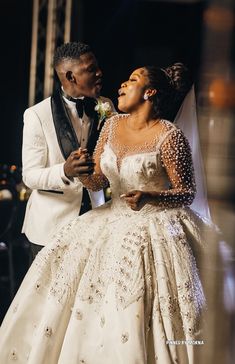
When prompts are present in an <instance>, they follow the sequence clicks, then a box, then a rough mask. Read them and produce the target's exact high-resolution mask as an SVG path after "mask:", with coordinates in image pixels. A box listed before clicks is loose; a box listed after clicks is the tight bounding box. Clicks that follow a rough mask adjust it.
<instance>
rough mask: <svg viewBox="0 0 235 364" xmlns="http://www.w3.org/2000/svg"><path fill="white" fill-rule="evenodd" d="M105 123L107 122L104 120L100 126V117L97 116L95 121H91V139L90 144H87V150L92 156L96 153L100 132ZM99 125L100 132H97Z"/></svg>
mask: <svg viewBox="0 0 235 364" xmlns="http://www.w3.org/2000/svg"><path fill="white" fill-rule="evenodd" d="M104 121H105V120H103V121H102V122H101V125H99V117H98V115H96V116H95V117H94V118H93V119H91V126H90V133H89V139H88V143H87V149H88V152H89V153H90V154H92V153H93V152H94V149H95V146H96V143H97V140H98V138H99V135H100V131H101V129H102V127H103V125H104ZM98 125H99V130H97V128H98Z"/></svg>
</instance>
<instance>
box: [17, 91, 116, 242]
mask: <svg viewBox="0 0 235 364" xmlns="http://www.w3.org/2000/svg"><path fill="white" fill-rule="evenodd" d="M103 99H104V101H105V102H107V101H108V102H109V103H110V104H111V107H112V109H113V110H114V107H113V104H112V102H111V101H110V100H109V99H106V98H103ZM22 161H23V181H24V183H25V184H26V186H28V187H29V188H30V189H32V193H31V195H30V198H29V201H28V203H27V207H26V213H25V219H24V224H23V228H22V232H23V233H25V234H26V236H27V238H28V239H29V240H30V241H31V242H32V243H34V244H39V245H46V244H47V243H48V242H49V241H50V240H51V238H52V237H53V235H55V234H56V233H57V232H58V231H59V230H60V229H61V227H62V226H64V225H65V224H67V223H68V222H69V221H70V220H72V219H73V218H75V217H76V216H78V214H79V211H80V207H81V200H82V184H81V182H80V181H79V180H78V179H77V178H75V179H74V181H73V182H71V181H70V180H68V179H67V178H66V177H65V176H64V169H63V167H64V162H65V159H64V157H63V155H62V152H61V150H60V147H59V144H58V140H57V136H56V131H55V126H54V122H53V116H52V110H51V98H50V97H49V98H47V99H45V100H43V101H42V102H40V103H38V104H36V105H34V106H32V107H30V108H29V109H27V110H26V111H25V113H24V129H23V148H22ZM100 195H101V196H100ZM91 200H93V201H92V205H93V206H92V207H95V206H97V205H99V204H101V203H103V202H104V198H103V191H99V192H96V193H95V195H93V199H91ZM100 200H101V203H100Z"/></svg>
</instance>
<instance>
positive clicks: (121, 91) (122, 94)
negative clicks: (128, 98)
mask: <svg viewBox="0 0 235 364" xmlns="http://www.w3.org/2000/svg"><path fill="white" fill-rule="evenodd" d="M118 95H119V96H118V98H119V97H122V96H125V95H126V94H125V92H124V91H123V90H122V89H120V90H118Z"/></svg>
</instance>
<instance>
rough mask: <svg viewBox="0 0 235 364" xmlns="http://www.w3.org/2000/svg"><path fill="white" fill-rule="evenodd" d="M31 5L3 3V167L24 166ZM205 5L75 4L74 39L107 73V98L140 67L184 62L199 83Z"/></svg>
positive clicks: (128, 0) (26, 0)
mask: <svg viewBox="0 0 235 364" xmlns="http://www.w3.org/2000/svg"><path fill="white" fill-rule="evenodd" d="M32 4H33V1H32V0H20V1H18V0H1V4H0V7H1V8H0V34H1V57H0V70H1V72H0V74H1V87H0V92H1V95H0V96H1V97H0V100H1V114H0V115H1V132H0V164H3V163H5V164H9V165H11V164H16V165H17V166H20V165H21V144H22V127H23V112H24V110H25V109H26V108H27V107H28V90H29V67H30V51H31V29H32V19H31V18H32ZM203 6H204V2H203V1H201V2H198V3H195V4H182V3H181V4H177V3H170V2H166V1H162V2H157V1H137V0H119V1H117V0H110V1H95V0H94V1H92V0H84V1H81V0H80V1H79V0H74V1H73V15H72V34H71V40H81V41H84V42H86V43H88V44H90V45H91V46H92V48H93V50H94V53H95V54H96V56H97V58H98V60H99V63H100V66H101V68H102V70H103V73H104V87H103V91H102V94H103V95H104V96H108V97H110V98H111V99H112V100H113V101H114V103H115V102H116V96H117V89H118V87H119V85H120V83H121V82H122V81H124V80H125V79H126V78H127V77H128V76H129V73H130V72H131V71H132V70H133V69H135V67H139V66H143V65H145V64H156V65H158V66H167V65H169V64H171V63H173V62H175V61H182V62H184V63H185V64H186V65H188V67H189V69H190V70H191V71H192V73H193V74H194V76H195V79H197V75H198V71H199V65H200V44H201V24H202V21H201V20H202V10H203Z"/></svg>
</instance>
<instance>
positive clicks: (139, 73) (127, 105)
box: [118, 68, 149, 113]
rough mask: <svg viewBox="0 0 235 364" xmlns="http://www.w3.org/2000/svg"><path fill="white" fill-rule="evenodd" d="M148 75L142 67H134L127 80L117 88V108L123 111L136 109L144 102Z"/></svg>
mask: <svg viewBox="0 0 235 364" xmlns="http://www.w3.org/2000/svg"><path fill="white" fill-rule="evenodd" d="M148 82H149V80H148V75H147V71H146V70H145V69H144V68H138V69H136V70H135V71H134V72H133V73H132V74H131V75H130V78H129V80H128V81H125V82H123V83H122V84H121V88H120V89H119V90H118V94H119V97H118V108H119V110H120V111H123V112H127V113H129V112H131V111H133V110H136V109H137V108H138V107H139V106H140V105H141V104H143V103H144V93H145V91H146V88H147V85H148Z"/></svg>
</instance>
